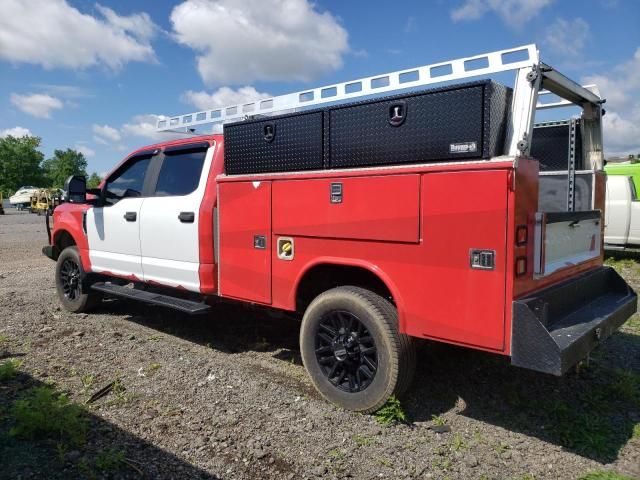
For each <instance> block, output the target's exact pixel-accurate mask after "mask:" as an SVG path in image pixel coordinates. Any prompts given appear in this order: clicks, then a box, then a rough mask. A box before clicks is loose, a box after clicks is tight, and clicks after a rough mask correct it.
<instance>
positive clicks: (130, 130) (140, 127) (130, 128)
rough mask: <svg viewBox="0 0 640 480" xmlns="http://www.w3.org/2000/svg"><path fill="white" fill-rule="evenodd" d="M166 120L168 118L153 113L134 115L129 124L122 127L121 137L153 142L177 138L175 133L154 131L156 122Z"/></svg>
mask: <svg viewBox="0 0 640 480" xmlns="http://www.w3.org/2000/svg"><path fill="white" fill-rule="evenodd" d="M167 119H168V117H165V116H164V115H155V114H153V113H147V114H144V115H136V116H135V117H133V118H132V119H131V121H130V122H129V123H125V124H124V125H122V129H121V131H122V134H123V135H126V136H130V137H139V138H146V139H148V140H152V141H154V142H161V141H163V140H171V139H175V138H179V137H177V136H176V134H175V133H171V132H157V131H156V124H157V122H158V120H167Z"/></svg>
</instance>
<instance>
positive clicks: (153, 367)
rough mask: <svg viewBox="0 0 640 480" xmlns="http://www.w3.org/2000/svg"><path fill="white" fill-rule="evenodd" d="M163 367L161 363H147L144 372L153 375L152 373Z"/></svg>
mask: <svg viewBox="0 0 640 480" xmlns="http://www.w3.org/2000/svg"><path fill="white" fill-rule="evenodd" d="M161 368H162V365H160V364H159V363H155V362H154V363H150V364H149V365H147V368H145V369H144V372H145V373H146V374H147V375H151V374H152V373H155V372H157V371H158V370H160V369H161Z"/></svg>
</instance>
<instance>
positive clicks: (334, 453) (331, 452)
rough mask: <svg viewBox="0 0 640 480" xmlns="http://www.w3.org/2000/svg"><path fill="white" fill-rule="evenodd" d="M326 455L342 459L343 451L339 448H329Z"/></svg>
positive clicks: (334, 458) (333, 458)
mask: <svg viewBox="0 0 640 480" xmlns="http://www.w3.org/2000/svg"><path fill="white" fill-rule="evenodd" d="M327 455H329V457H330V458H331V459H332V460H342V459H344V457H345V455H344V452H343V451H342V450H340V449H339V448H334V449H333V450H329V452H328V453H327Z"/></svg>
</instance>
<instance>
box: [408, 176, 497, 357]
mask: <svg viewBox="0 0 640 480" xmlns="http://www.w3.org/2000/svg"><path fill="white" fill-rule="evenodd" d="M507 182H508V177H507V172H506V171H502V170H500V171H485V172H480V171H478V172H455V173H434V174H427V175H424V177H423V180H422V195H421V200H422V212H423V214H422V218H423V227H422V229H421V232H422V241H423V243H424V247H425V249H424V251H425V257H424V262H425V265H426V267H427V268H426V269H425V270H424V277H422V278H421V277H419V276H418V275H420V273H419V272H417V274H416V278H415V281H416V282H420V285H421V286H422V288H423V292H422V305H421V307H420V310H421V311H422V312H423V314H422V315H423V316H424V323H423V324H422V327H423V330H422V332H416V333H417V334H421V335H425V336H428V337H431V338H435V339H442V340H450V341H454V342H457V343H463V344H467V345H475V346H479V347H483V348H490V349H493V350H502V349H503V348H504V336H505V333H504V318H505V317H504V316H505V309H504V305H505V297H506V294H505V285H506V255H507V252H506V241H507V236H506V235H507V191H508V190H507V185H508V183H507Z"/></svg>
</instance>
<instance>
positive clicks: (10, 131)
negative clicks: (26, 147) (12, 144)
mask: <svg viewBox="0 0 640 480" xmlns="http://www.w3.org/2000/svg"><path fill="white" fill-rule="evenodd" d="M32 135H33V134H32V133H31V130H29V129H28V128H24V127H13V128H7V129H5V130H0V138H4V137H8V136H12V137H14V138H20V137H30V136H32Z"/></svg>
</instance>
